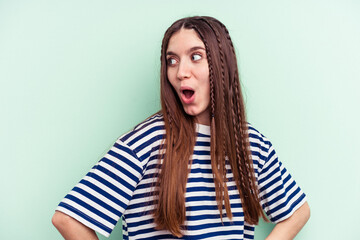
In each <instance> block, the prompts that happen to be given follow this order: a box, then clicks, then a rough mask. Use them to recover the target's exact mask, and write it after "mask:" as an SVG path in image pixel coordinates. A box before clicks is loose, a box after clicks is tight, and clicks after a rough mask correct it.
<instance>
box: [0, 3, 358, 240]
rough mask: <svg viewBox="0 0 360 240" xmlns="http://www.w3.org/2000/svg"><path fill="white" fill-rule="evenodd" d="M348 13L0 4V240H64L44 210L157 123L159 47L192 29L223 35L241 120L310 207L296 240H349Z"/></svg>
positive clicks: (353, 121) (352, 189) (352, 89)
mask: <svg viewBox="0 0 360 240" xmlns="http://www.w3.org/2000/svg"><path fill="white" fill-rule="evenodd" d="M359 13H360V3H359V1H356V0H353V1H350V0H339V1H333V0H330V1H325V0H323V1H320V0H318V1H316V0H315V1H314V0H305V1H289V0H283V1H281V0H275V1H265V0H264V1H250V0H249V1H223V2H222V3H221V1H190V0H182V1H115V0H108V1H89V0H83V1H79V0H72V1H46V0H42V1H40V0H29V1H16V0H7V1H6V0H0V84H1V85H0V104H1V106H0V133H1V134H0V159H1V174H0V189H1V198H0V239H2V240H3V239H4V240H5V239H6V240H7V239H11V240H20V239H61V235H60V234H59V233H58V232H57V231H56V229H55V228H54V227H53V226H52V224H51V217H52V215H53V213H54V209H55V208H56V206H57V204H58V203H59V201H60V200H61V199H62V198H63V197H64V196H65V195H66V193H67V192H69V191H70V190H71V188H72V187H73V186H74V185H75V184H76V183H77V182H78V181H79V180H80V179H81V178H82V177H83V176H84V175H85V174H86V173H87V172H88V170H89V169H90V168H91V167H92V166H93V164H95V163H96V162H97V161H98V160H99V159H100V158H101V157H102V155H103V154H104V153H105V152H106V151H107V149H108V148H109V147H110V146H111V145H112V144H113V142H114V141H115V140H116V138H117V137H118V136H120V135H121V134H123V133H124V132H126V131H128V130H130V129H131V128H132V127H133V126H135V125H136V124H137V123H139V122H140V121H142V120H143V119H145V118H146V117H147V116H149V115H150V114H152V113H155V112H156V111H157V110H158V109H159V83H158V79H159V67H160V63H159V56H160V44H161V39H162V36H163V34H164V32H165V30H166V28H167V27H168V26H170V24H171V23H172V22H173V21H175V20H177V19H179V18H181V17H185V16H192V15H210V16H214V17H216V18H218V19H220V20H221V21H222V22H223V23H224V24H225V25H226V26H227V27H228V29H229V31H230V34H231V36H232V38H233V41H234V44H235V47H236V51H237V54H238V58H239V65H240V72H241V78H242V85H243V90H244V93H245V101H246V105H247V110H248V120H249V122H251V123H252V124H253V125H254V126H255V127H256V128H257V129H259V130H260V131H261V132H262V133H263V134H264V135H266V136H267V137H268V138H269V139H270V140H271V141H272V143H273V144H274V146H275V148H276V150H277V153H278V155H279V157H280V159H281V160H282V162H283V163H284V165H285V166H286V167H287V168H288V170H289V171H290V172H291V173H292V175H293V177H294V178H295V179H296V181H297V182H298V184H299V185H300V186H301V187H302V189H303V190H304V192H306V194H307V195H308V202H309V205H310V207H311V218H310V220H309V222H308V223H307V225H306V226H305V228H304V229H303V231H302V232H301V233H300V234H299V235H298V237H297V239H358V236H359V235H360V231H359V227H358V223H359V215H360V211H359V208H358V206H357V205H358V204H359V202H360V180H359V179H360V178H359V167H360V165H359V160H360V159H359V155H358V151H359V143H360V141H359V136H360V128H359V123H360V113H359V109H360V108H359V103H360V97H359V93H358V92H359V88H360V83H359V81H360V70H359V69H360V46H359V45H360V26H359V25H360V14H359ZM272 227H273V225H271V224H264V223H262V224H260V226H259V227H257V228H256V239H258V240H259V239H264V238H265V236H266V234H267V233H268V232H269V231H271V229H272ZM110 239H121V225H120V224H118V226H117V227H116V228H115V230H114V232H113V234H112V235H111V237H110Z"/></svg>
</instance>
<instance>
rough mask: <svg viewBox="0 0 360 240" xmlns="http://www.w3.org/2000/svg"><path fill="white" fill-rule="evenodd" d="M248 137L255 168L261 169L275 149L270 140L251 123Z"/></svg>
mask: <svg viewBox="0 0 360 240" xmlns="http://www.w3.org/2000/svg"><path fill="white" fill-rule="evenodd" d="M248 135H249V143H250V151H251V155H252V158H253V163H254V167H255V168H259V169H261V168H262V167H263V166H264V164H265V163H266V161H267V159H268V158H269V155H270V154H272V152H274V149H273V147H272V144H271V142H270V140H269V139H268V138H267V137H265V136H264V135H263V134H262V133H261V132H260V131H259V130H257V129H256V128H255V127H254V126H253V125H252V124H250V123H248ZM274 153H275V152H274Z"/></svg>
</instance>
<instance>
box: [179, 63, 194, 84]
mask: <svg viewBox="0 0 360 240" xmlns="http://www.w3.org/2000/svg"><path fill="white" fill-rule="evenodd" d="M178 66H179V67H178V71H177V78H178V79H179V80H183V79H187V78H189V77H190V76H191V63H189V62H188V61H180V63H179V65H178Z"/></svg>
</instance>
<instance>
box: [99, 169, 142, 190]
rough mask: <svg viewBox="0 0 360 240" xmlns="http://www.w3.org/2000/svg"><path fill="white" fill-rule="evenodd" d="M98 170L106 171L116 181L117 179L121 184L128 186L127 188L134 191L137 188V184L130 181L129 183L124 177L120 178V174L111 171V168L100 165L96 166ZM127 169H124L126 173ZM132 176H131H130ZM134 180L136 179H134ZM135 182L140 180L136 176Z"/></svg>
mask: <svg viewBox="0 0 360 240" xmlns="http://www.w3.org/2000/svg"><path fill="white" fill-rule="evenodd" d="M96 169H97V170H98V171H101V172H103V173H105V174H106V175H108V176H109V177H111V178H112V179H114V180H115V181H117V182H118V183H120V184H121V185H123V186H124V187H126V188H127V189H129V190H130V191H131V192H133V191H134V190H135V186H133V185H131V184H130V183H128V182H127V181H125V180H124V179H123V178H120V177H119V176H118V175H116V174H115V173H113V172H111V171H110V170H109V169H106V168H104V167H103V166H100V165H98V166H97V168H96ZM126 172H127V171H126V170H124V173H125V174H126ZM129 177H130V176H129ZM133 180H134V179H133ZM134 181H135V182H137V181H138V179H137V178H135V180H134Z"/></svg>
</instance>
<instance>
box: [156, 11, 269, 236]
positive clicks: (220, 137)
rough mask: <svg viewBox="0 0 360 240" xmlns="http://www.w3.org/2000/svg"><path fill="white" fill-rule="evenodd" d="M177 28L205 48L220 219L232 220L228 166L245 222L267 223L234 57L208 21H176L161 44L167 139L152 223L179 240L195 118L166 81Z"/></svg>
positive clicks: (224, 35)
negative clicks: (193, 35)
mask: <svg viewBox="0 0 360 240" xmlns="http://www.w3.org/2000/svg"><path fill="white" fill-rule="evenodd" d="M182 28H185V29H194V30H195V32H196V33H197V34H198V36H199V38H200V39H201V40H202V41H203V43H204V45H205V50H206V56H207V61H208V65H209V81H210V109H211V111H210V112H211V113H210V116H209V119H210V120H211V121H210V123H211V125H210V129H211V140H210V154H211V167H212V172H213V176H214V184H215V192H216V201H217V205H218V209H219V213H220V217H221V219H222V218H223V216H227V217H228V218H229V219H232V212H231V206H230V200H229V194H228V189H227V178H226V163H227V162H228V163H229V164H230V166H231V170H232V173H233V176H234V180H235V183H236V186H237V189H238V191H239V195H240V198H241V202H242V206H243V210H244V217H245V221H246V222H248V223H249V224H257V223H258V221H259V217H263V218H264V219H265V220H266V217H265V215H264V213H263V211H262V208H261V205H260V199H259V191H258V189H257V184H256V180H255V175H254V169H253V164H252V158H251V152H250V145H249V136H248V124H247V122H246V116H245V106H244V101H243V96H242V93H241V88H240V82H239V74H238V67H237V60H236V54H235V50H234V46H233V43H232V41H231V38H230V35H229V32H228V30H227V29H226V27H225V26H224V25H223V24H222V23H221V22H220V21H218V20H217V19H215V18H212V17H189V18H183V19H180V20H178V21H176V22H175V23H173V25H171V26H170V27H169V28H168V30H167V31H166V32H165V35H164V38H163V41H162V48H161V57H160V59H161V74H160V81H161V106H162V110H161V112H162V114H163V116H164V122H165V130H166V136H165V139H164V144H163V145H162V146H163V149H162V150H163V152H164V154H160V155H161V156H162V164H161V169H160V172H159V175H158V179H157V183H156V187H157V188H158V189H157V191H156V193H157V194H158V195H157V196H156V197H157V207H156V208H155V210H154V221H155V223H156V225H157V228H158V229H167V230H169V231H170V232H171V233H172V234H173V235H175V236H177V237H181V236H182V233H181V230H182V228H183V223H184V221H185V216H186V209H185V192H186V182H187V176H188V173H189V169H188V165H189V159H190V156H191V154H192V151H193V149H194V145H195V139H196V136H195V123H194V118H193V117H192V116H189V115H187V114H186V113H185V111H184V110H183V108H182V105H181V102H180V100H179V98H178V97H177V94H176V93H175V91H174V89H173V88H172V86H171V84H170V83H169V80H168V79H167V61H166V50H167V47H168V43H169V40H170V38H171V36H172V35H173V34H174V33H176V32H178V31H179V30H180V29H182ZM184 143H187V144H184ZM180 153H181V154H180ZM190 161H191V160H190ZM190 163H191V162H190ZM223 207H225V211H226V213H223ZM224 214H226V215H224Z"/></svg>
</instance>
